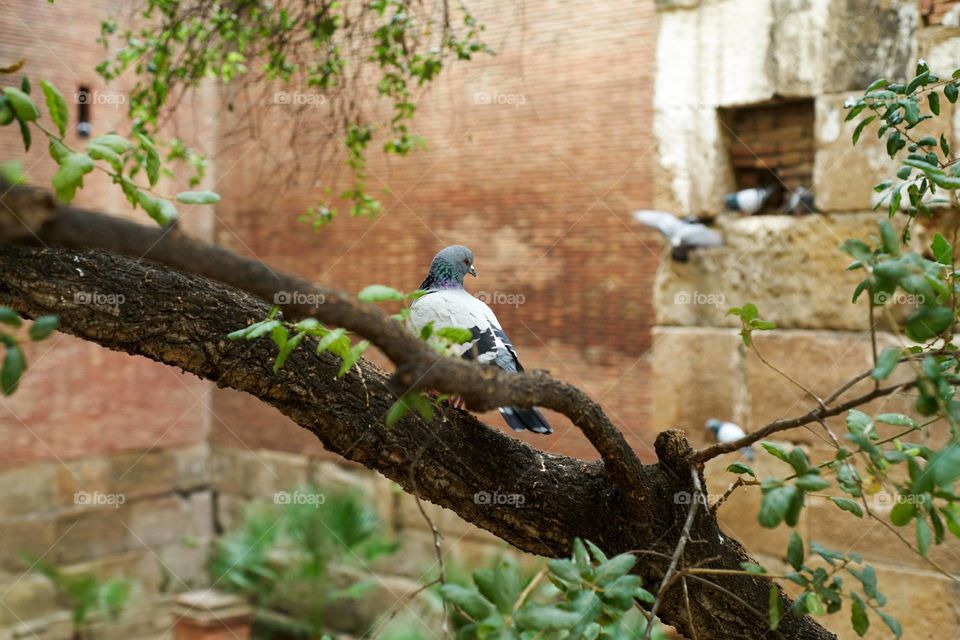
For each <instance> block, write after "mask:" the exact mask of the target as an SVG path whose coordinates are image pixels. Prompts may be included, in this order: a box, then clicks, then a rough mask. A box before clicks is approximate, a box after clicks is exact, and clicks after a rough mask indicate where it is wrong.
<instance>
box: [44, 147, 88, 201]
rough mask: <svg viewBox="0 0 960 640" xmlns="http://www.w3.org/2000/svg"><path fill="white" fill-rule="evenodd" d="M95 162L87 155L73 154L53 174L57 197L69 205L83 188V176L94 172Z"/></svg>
mask: <svg viewBox="0 0 960 640" xmlns="http://www.w3.org/2000/svg"><path fill="white" fill-rule="evenodd" d="M93 166H94V165H93V160H92V159H91V158H90V156H88V155H87V154H85V153H71V154H69V155H68V156H67V157H66V158H64V159H63V161H62V162H61V163H60V168H59V169H57V172H56V173H55V174H53V189H54V191H56V193H57V197H58V198H59V199H60V200H62V201H63V202H66V203H69V202H70V201H72V200H73V198H74V196H75V195H76V194H77V189H79V188H80V187H82V186H83V176H84V175H86V174H88V173H90V172H91V171H93Z"/></svg>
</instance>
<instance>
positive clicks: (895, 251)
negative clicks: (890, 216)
mask: <svg viewBox="0 0 960 640" xmlns="http://www.w3.org/2000/svg"><path fill="white" fill-rule="evenodd" d="M880 239H881V240H882V242H883V250H884V251H885V252H886V253H889V254H890V255H892V256H899V255H900V236H899V235H897V232H896V231H895V230H894V228H893V225H892V224H890V223H889V222H887V221H886V220H881V221H880Z"/></svg>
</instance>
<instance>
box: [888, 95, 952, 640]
mask: <svg viewBox="0 0 960 640" xmlns="http://www.w3.org/2000/svg"><path fill="white" fill-rule="evenodd" d="M954 90H956V88H954ZM955 99H956V97H954V100H955ZM951 102H953V100H951ZM874 611H876V612H877V615H878V616H880V619H881V620H883V623H884V624H885V625H887V628H888V629H890V631H892V632H893V635H894V637H896V638H897V640H900V636H902V635H903V628H902V627H901V626H900V623H899V622H897V621H896V620H895V619H894V618H893V617H892V616H890V615H889V614H886V613H884V612H883V611H880V610H877V609H875V610H874Z"/></svg>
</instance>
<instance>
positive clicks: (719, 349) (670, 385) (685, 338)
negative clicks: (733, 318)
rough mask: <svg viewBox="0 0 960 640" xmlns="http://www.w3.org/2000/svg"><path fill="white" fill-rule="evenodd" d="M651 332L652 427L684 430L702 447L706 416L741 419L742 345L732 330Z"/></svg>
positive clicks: (743, 415)
mask: <svg viewBox="0 0 960 640" xmlns="http://www.w3.org/2000/svg"><path fill="white" fill-rule="evenodd" d="M653 336H654V337H653V393H652V396H653V428H654V429H655V430H656V431H662V430H663V429H684V430H685V431H686V432H687V434H688V436H689V438H690V440H691V441H692V442H693V443H694V446H702V445H704V444H706V442H707V433H706V430H705V428H704V423H705V422H706V420H707V419H709V418H718V419H721V420H732V421H737V420H742V419H743V418H744V417H745V407H744V406H743V404H744V403H743V398H744V397H745V396H744V393H743V391H744V388H745V386H744V369H743V354H742V352H743V348H742V343H741V342H740V337H739V336H738V335H737V332H736V331H735V330H732V329H713V328H704V329H698V328H685V327H657V328H655V329H654V332H653Z"/></svg>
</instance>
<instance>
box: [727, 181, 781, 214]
mask: <svg viewBox="0 0 960 640" xmlns="http://www.w3.org/2000/svg"><path fill="white" fill-rule="evenodd" d="M774 191H776V187H775V186H773V185H768V186H766V187H755V188H753V189H742V190H740V191H737V192H736V193H729V194H727V195H725V196H724V197H723V204H724V206H725V207H726V208H727V209H729V210H730V211H739V212H740V213H743V214H744V215H748V216H752V215H753V214H755V213H757V212H758V211H760V210H761V209H763V205H765V204H767V200H769V199H770V196H772V195H773V192H774Z"/></svg>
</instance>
